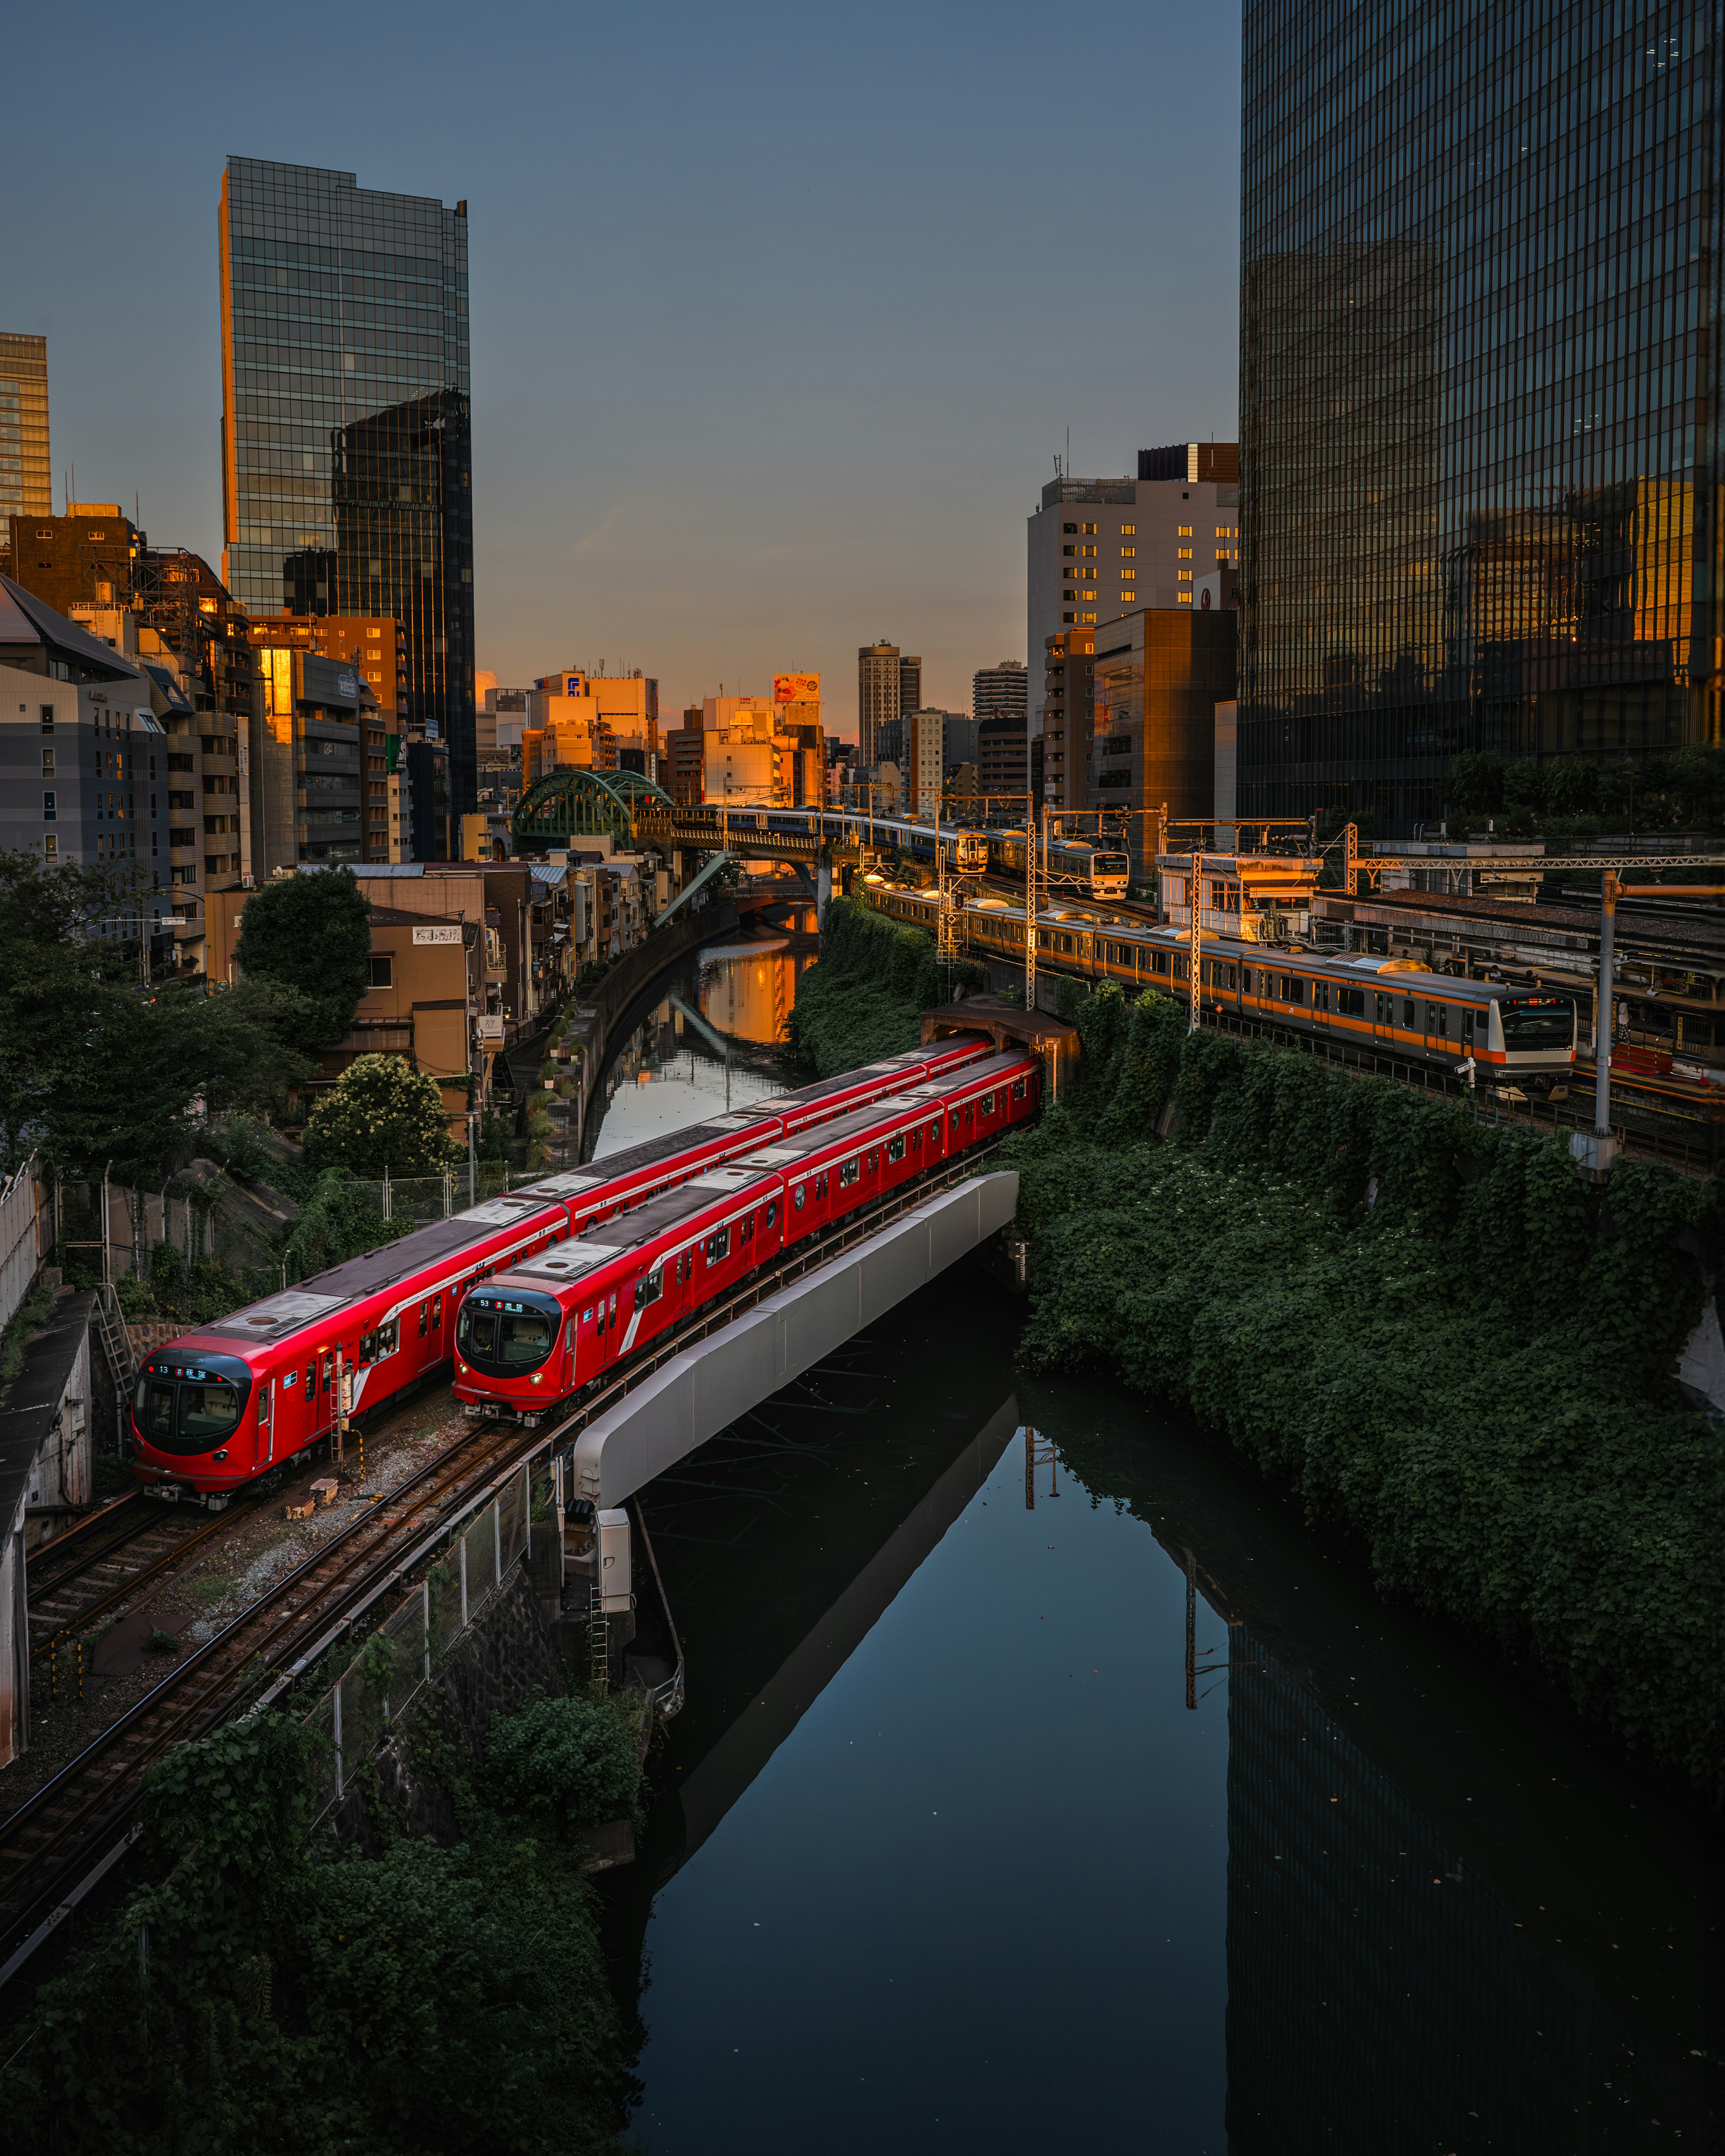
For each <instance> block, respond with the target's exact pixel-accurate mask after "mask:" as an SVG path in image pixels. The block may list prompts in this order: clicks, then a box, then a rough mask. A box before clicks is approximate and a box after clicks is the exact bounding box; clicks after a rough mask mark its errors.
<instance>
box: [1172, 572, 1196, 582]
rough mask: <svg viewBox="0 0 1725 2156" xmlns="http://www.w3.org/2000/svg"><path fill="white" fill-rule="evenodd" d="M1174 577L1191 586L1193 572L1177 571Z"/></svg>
mask: <svg viewBox="0 0 1725 2156" xmlns="http://www.w3.org/2000/svg"><path fill="white" fill-rule="evenodd" d="M1174 575H1175V577H1177V578H1178V581H1179V582H1180V583H1183V584H1189V583H1191V581H1192V572H1191V570H1190V569H1176V570H1175V572H1174Z"/></svg>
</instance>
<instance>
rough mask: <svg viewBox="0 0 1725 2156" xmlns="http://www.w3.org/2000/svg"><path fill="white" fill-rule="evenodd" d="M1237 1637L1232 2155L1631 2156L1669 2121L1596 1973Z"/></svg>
mask: <svg viewBox="0 0 1725 2156" xmlns="http://www.w3.org/2000/svg"><path fill="white" fill-rule="evenodd" d="M1230 1640H1231V1642H1232V1644H1231V1645H1230V1650H1229V1654H1230V1663H1231V1665H1232V1667H1231V1671H1230V1678H1229V1711H1228V1732H1229V1757H1228V2112H1227V2123H1228V2134H1229V2142H1228V2145H1229V2148H1230V2151H1231V2152H1232V2156H1301V2152H1304V2151H1307V2150H1310V2151H1313V2152H1316V2151H1318V2150H1322V2151H1324V2152H1326V2156H1339V2152H1343V2151H1347V2152H1350V2156H1351V2152H1353V2151H1365V2150H1372V2151H1379V2150H1381V2151H1384V2152H1385V2156H1389V2152H1390V2151H1399V2150H1404V2149H1417V2148H1430V2149H1454V2148H1469V2147H1485V2146H1488V2145H1489V2146H1490V2147H1491V2148H1506V2149H1507V2148H1513V2149H1517V2150H1519V2151H1538V2152H1546V2151H1549V2152H1550V2156H1560V2153H1561V2152H1568V2151H1570V2150H1573V2149H1576V2148H1594V2147H1597V2148H1614V2149H1617V2148H1640V2147H1641V2146H1642V2145H1643V2139H1642V2137H1643V2134H1644V2133H1645V2132H1646V2130H1647V2129H1648V2128H1649V2127H1650V2124H1651V2119H1652V2118H1655V2117H1659V2118H1663V2119H1665V2120H1666V2123H1671V2119H1672V2118H1673V2117H1674V2115H1675V2114H1674V2113H1673V2112H1671V2110H1670V2109H1669V2108H1668V2107H1667V2106H1666V2102H1665V2100H1664V2097H1663V2096H1662V2095H1660V2094H1656V2089H1655V2086H1654V2082H1653V2076H1652V2075H1651V2072H1650V2071H1649V2070H1648V2069H1647V2067H1646V2066H1644V2065H1643V2064H1641V2063H1640V2062H1638V2061H1637V2059H1636V2057H1635V2051H1636V2050H1637V2048H1638V2041H1637V2039H1636V2037H1635V2035H1633V2033H1632V2032H1631V2031H1630V2030H1628V2029H1627V2028H1623V2027H1619V2026H1617V2025H1615V2020H1614V2018H1613V2017H1612V2016H1611V2015H1609V2011H1608V2010H1606V2009H1604V2008H1603V2007H1602V2006H1601V2005H1600V2004H1599V2000H1598V1999H1597V1997H1596V1995H1595V1994H1594V1992H1593V1989H1592V1988H1591V1986H1590V1985H1589V1984H1588V1982H1587V1981H1586V1979H1584V1977H1583V1976H1582V1975H1581V1974H1579V1972H1577V1973H1575V1974H1573V1975H1572V1973H1571V1972H1570V1971H1569V1970H1568V1969H1566V1968H1564V1967H1563V1965H1561V1964H1560V1963H1554V1962H1553V1961H1552V1960H1551V1959H1549V1958H1548V1957H1547V1956H1546V1954H1545V1953H1543V1952H1542V1950H1541V1949H1539V1948H1535V1947H1533V1946H1532V1945H1529V1944H1527V1943H1525V1941H1524V1939H1523V1938H1522V1935H1521V1934H1520V1931H1519V1928H1518V1926H1517V1923H1516V1922H1515V1920H1514V1918H1513V1917H1512V1916H1511V1915H1510V1913H1509V1911H1508V1910H1507V1908H1506V1907H1505V1906H1504V1905H1503V1903H1502V1902H1501V1901H1500V1900H1499V1899H1498V1897H1497V1895H1496V1894H1495V1893H1494V1892H1492V1890H1491V1888H1490V1887H1489V1886H1486V1884H1485V1883H1484V1882H1483V1881H1481V1880H1480V1879H1478V1878H1476V1876H1473V1875H1472V1873H1471V1871H1469V1869H1468V1867H1467V1866H1466V1864H1465V1863H1464V1861H1462V1859H1461V1857H1460V1856H1458V1855H1457V1854H1456V1852H1455V1848H1454V1846H1453V1845H1452V1844H1450V1842H1449V1841H1447V1840H1445V1837H1444V1836H1443V1835H1441V1833H1440V1832H1439V1831H1438V1830H1437V1829H1436V1828H1435V1826H1434V1825H1433V1824H1432V1822H1431V1821H1430V1820H1428V1819H1427V1818H1426V1817H1425V1815H1423V1814H1422V1813H1421V1812H1420V1810H1419V1809H1416V1807H1415V1806H1414V1805H1413V1804H1410V1803H1409V1801H1408V1799H1406V1798H1405V1797H1404V1795H1403V1794H1402V1793H1401V1791H1400V1790H1399V1788H1398V1787H1397V1785H1396V1784H1394V1782H1392V1781H1391V1780H1390V1779H1389V1777H1388V1776H1386V1775H1384V1774H1382V1773H1380V1772H1379V1770H1378V1768H1376V1767H1375V1766H1373V1763H1372V1762H1371V1761H1370V1759H1368V1758H1367V1756H1366V1755H1365V1753H1363V1752H1362V1751H1360V1750H1359V1748H1358V1747H1357V1746H1356V1745H1354V1744H1353V1743H1352V1742H1351V1741H1350V1740H1349V1739H1348V1738H1347V1737H1345V1736H1344V1735H1343V1733H1342V1732H1341V1731H1340V1730H1339V1729H1338V1728H1337V1726H1336V1725H1335V1723H1333V1722H1332V1721H1331V1720H1330V1718H1329V1717H1328V1716H1327V1714H1326V1713H1325V1712H1324V1711H1323V1709H1322V1707H1321V1706H1320V1705H1319V1703H1318V1702H1317V1699H1316V1698H1315V1697H1313V1696H1312V1694H1311V1693H1310V1692H1309V1691H1307V1689H1306V1688H1305V1687H1304V1686H1302V1685H1301V1684H1299V1683H1298V1682H1296V1680H1295V1679H1294V1678H1293V1677H1291V1676H1289V1675H1288V1674H1287V1673H1286V1671H1284V1670H1282V1669H1281V1667H1280V1666H1278V1665H1277V1664H1276V1663H1275V1662H1274V1661H1271V1660H1270V1659H1269V1658H1268V1656H1267V1655H1266V1653H1265V1650H1263V1648H1262V1647H1261V1646H1260V1645H1258V1644H1257V1643H1256V1641H1255V1640H1253V1638H1252V1637H1251V1635H1250V1634H1249V1633H1248V1632H1247V1631H1246V1630H1245V1627H1244V1626H1243V1625H1236V1626H1235V1627H1234V1628H1233V1629H1232V1630H1231V1632H1230ZM1476 2121H1485V2122H1488V2123H1489V2141H1486V2140H1485V2139H1482V2138H1481V2133H1482V2131H1483V2129H1482V2128H1481V2127H1479V2126H1478V2125H1477V2124H1476ZM1653 2138H1654V2139H1656V2140H1658V2142H1659V2145H1661V2146H1663V2145H1664V2142H1663V2139H1662V2138H1661V2137H1660V2136H1658V2135H1654V2136H1653Z"/></svg>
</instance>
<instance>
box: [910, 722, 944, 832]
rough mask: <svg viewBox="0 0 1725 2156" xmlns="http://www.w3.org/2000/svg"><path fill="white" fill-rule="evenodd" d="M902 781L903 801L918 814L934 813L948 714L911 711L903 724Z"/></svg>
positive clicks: (941, 771)
mask: <svg viewBox="0 0 1725 2156" xmlns="http://www.w3.org/2000/svg"><path fill="white" fill-rule="evenodd" d="M905 737H906V738H905V770H904V785H905V798H906V804H907V805H908V806H909V807H910V808H911V809H912V810H913V811H914V812H915V814H917V815H919V816H932V815H934V814H937V812H938V810H939V808H940V805H941V785H942V780H943V778H945V775H946V762H947V715H946V713H945V712H944V711H912V712H911V716H910V717H909V719H908V720H907V721H906V725H905Z"/></svg>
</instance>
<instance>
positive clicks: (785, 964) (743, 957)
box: [701, 946, 814, 1046]
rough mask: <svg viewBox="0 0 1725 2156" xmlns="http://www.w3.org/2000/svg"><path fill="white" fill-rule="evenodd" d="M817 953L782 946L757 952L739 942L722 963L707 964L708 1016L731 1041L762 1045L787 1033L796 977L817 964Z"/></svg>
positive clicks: (704, 1006)
mask: <svg viewBox="0 0 1725 2156" xmlns="http://www.w3.org/2000/svg"><path fill="white" fill-rule="evenodd" d="M813 962H814V952H808V951H805V952H793V951H790V950H788V949H786V948H785V947H783V946H780V947H777V948H767V949H763V950H762V951H761V952H759V953H758V954H757V953H756V952H751V951H749V950H748V949H747V947H739V948H738V949H737V951H736V952H728V953H727V954H726V961H725V962H724V963H723V964H722V965H719V966H714V967H704V968H702V970H701V1011H702V1014H703V1015H704V1016H705V1017H706V1019H707V1020H708V1021H709V1022H710V1023H711V1024H713V1025H715V1026H716V1027H717V1028H718V1029H719V1031H720V1032H721V1033H723V1034H729V1035H730V1037H731V1039H732V1040H752V1041H756V1042H758V1043H760V1044H761V1045H762V1046H767V1045H770V1044H772V1043H773V1042H774V1041H778V1040H783V1038H784V1029H785V1021H786V1019H788V1018H789V1016H790V1014H791V1005H792V1004H793V1003H794V1002H795V1001H796V999H797V977H798V974H799V973H801V972H802V971H803V968H804V967H805V966H808V965H810V964H812V963H813Z"/></svg>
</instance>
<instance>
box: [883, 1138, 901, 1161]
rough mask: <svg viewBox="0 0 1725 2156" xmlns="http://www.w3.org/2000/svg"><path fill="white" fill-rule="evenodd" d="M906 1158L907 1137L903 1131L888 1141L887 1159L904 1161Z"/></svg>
mask: <svg viewBox="0 0 1725 2156" xmlns="http://www.w3.org/2000/svg"><path fill="white" fill-rule="evenodd" d="M904 1157H905V1137H904V1132H902V1131H901V1132H899V1134H898V1136H897V1137H896V1138H889V1139H888V1140H887V1141H886V1158H888V1159H889V1160H902V1159H903V1158H904Z"/></svg>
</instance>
